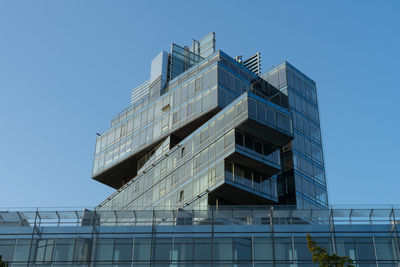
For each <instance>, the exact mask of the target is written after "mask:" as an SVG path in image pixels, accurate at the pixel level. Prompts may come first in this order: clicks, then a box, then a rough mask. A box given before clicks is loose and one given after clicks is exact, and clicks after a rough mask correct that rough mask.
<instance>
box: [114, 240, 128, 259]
mask: <svg viewBox="0 0 400 267" xmlns="http://www.w3.org/2000/svg"><path fill="white" fill-rule="evenodd" d="M131 259H132V239H128V238H127V239H116V240H115V246H114V261H129V260H131Z"/></svg>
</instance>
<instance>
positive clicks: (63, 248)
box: [54, 239, 75, 261]
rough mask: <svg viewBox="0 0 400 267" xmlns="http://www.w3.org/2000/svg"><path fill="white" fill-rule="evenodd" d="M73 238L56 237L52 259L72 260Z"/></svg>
mask: <svg viewBox="0 0 400 267" xmlns="http://www.w3.org/2000/svg"><path fill="white" fill-rule="evenodd" d="M74 245H75V239H57V241H56V249H55V251H54V260H56V261H72V258H73V256H74Z"/></svg>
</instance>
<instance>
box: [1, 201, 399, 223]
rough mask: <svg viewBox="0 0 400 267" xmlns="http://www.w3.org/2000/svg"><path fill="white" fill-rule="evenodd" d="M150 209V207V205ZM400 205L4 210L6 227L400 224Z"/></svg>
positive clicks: (2, 216)
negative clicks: (326, 207)
mask: <svg viewBox="0 0 400 267" xmlns="http://www.w3.org/2000/svg"><path fill="white" fill-rule="evenodd" d="M147 208H148V207H147ZM399 221H400V206H375V207H373V208H368V207H354V208H350V207H343V206H338V208H329V209H296V208H295V207H293V206H220V207H210V208H209V209H207V210H181V209H178V208H176V209H161V208H154V209H153V210H144V209H143V210H140V209H137V210H126V209H125V210H102V211H96V210H94V209H73V208H63V209H57V208H37V209H21V210H16V209H14V208H12V209H4V208H2V209H0V227H2V226H25V227H32V226H94V225H100V226H118V225H124V226H129V225H150V226H151V225H153V226H154V225H296V224H302V225H305V224H321V225H327V224H333V225H335V224H336V225H355V224H356V225H359V224H366V225H368V224H373V225H374V224H386V225H397V224H398V222H399Z"/></svg>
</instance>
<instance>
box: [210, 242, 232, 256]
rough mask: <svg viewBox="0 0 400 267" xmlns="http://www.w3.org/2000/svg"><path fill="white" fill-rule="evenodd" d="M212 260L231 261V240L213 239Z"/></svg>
mask: <svg viewBox="0 0 400 267" xmlns="http://www.w3.org/2000/svg"><path fill="white" fill-rule="evenodd" d="M214 260H232V238H224V237H216V238H214Z"/></svg>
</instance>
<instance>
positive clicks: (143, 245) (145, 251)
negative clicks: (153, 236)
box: [133, 238, 151, 261]
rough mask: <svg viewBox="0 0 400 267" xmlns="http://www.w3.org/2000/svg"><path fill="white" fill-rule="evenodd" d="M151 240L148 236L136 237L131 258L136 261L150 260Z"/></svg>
mask: <svg viewBox="0 0 400 267" xmlns="http://www.w3.org/2000/svg"><path fill="white" fill-rule="evenodd" d="M150 251H151V240H150V238H136V239H135V246H134V255H133V259H134V260H136V261H148V260H150Z"/></svg>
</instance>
